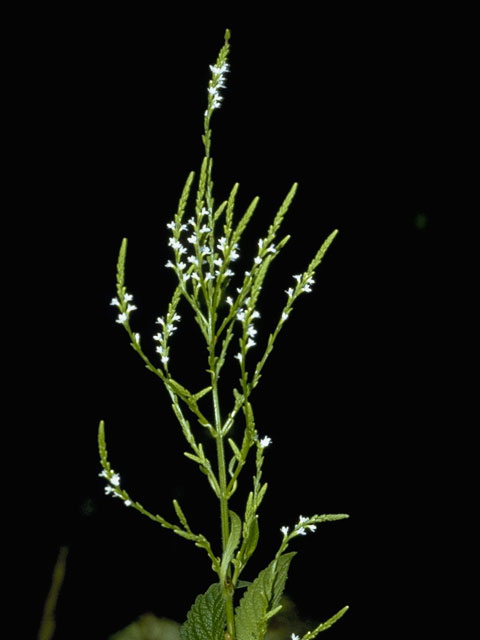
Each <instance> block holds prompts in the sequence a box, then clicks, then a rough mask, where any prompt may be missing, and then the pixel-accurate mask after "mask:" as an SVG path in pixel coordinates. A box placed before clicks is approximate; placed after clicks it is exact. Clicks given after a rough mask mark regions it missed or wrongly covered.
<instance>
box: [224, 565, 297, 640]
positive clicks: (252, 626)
mask: <svg viewBox="0 0 480 640" xmlns="http://www.w3.org/2000/svg"><path fill="white" fill-rule="evenodd" d="M294 555H295V552H292V553H286V554H284V555H281V556H280V557H279V558H276V559H275V560H273V561H272V562H271V563H270V564H269V565H268V567H267V568H266V569H264V570H263V571H261V572H260V573H259V574H258V576H257V578H256V579H255V580H254V581H253V583H252V584H251V585H250V586H249V588H248V589H247V591H246V593H245V595H244V596H243V598H242V599H241V600H240V604H239V605H238V607H237V609H236V612H235V624H236V629H237V640H263V636H264V635H265V632H266V630H267V622H268V619H269V618H270V617H271V616H272V615H273V614H274V612H275V613H276V612H277V611H278V610H279V605H280V598H281V597H282V593H283V590H284V588H285V582H286V580H287V574H288V568H289V566H290V562H291V560H292V558H293V556H294Z"/></svg>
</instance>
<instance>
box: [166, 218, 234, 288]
mask: <svg viewBox="0 0 480 640" xmlns="http://www.w3.org/2000/svg"><path fill="white" fill-rule="evenodd" d="M204 216H208V219H210V218H211V212H210V211H208V209H206V208H205V207H203V208H202V209H201V211H199V212H198V213H197V218H196V220H195V218H193V217H192V218H190V219H189V220H188V224H180V225H177V224H176V223H175V222H174V221H172V222H169V223H168V224H167V227H168V228H169V229H171V230H172V232H173V235H172V236H171V237H170V239H169V241H168V244H169V246H170V247H172V249H173V250H174V252H175V262H173V261H172V260H168V261H167V262H166V264H165V266H166V267H168V268H170V269H173V270H174V271H175V272H176V274H177V277H178V279H179V280H180V282H181V283H182V284H183V285H185V284H186V283H187V282H188V281H189V280H192V281H194V283H195V285H194V286H195V287H197V288H198V287H199V286H200V284H201V283H202V282H208V281H210V280H215V278H218V277H221V278H222V279H223V278H231V277H232V276H233V275H235V274H234V272H233V271H232V270H231V269H230V268H229V264H230V262H234V261H235V260H237V259H238V258H239V257H240V254H239V252H238V243H234V244H233V245H229V244H228V242H227V238H226V237H224V236H222V237H221V238H219V239H218V241H217V244H216V247H215V246H214V245H213V241H212V244H210V242H211V235H212V229H211V228H210V226H209V224H207V223H205V222H204V220H203V218H204ZM189 226H191V227H192V231H191V233H190V235H189V236H188V237H187V239H186V241H187V243H188V244H190V245H191V246H192V249H193V254H191V255H185V254H187V253H188V249H187V247H186V246H185V245H184V244H182V242H181V238H180V237H181V233H182V232H183V231H187V230H188V228H189ZM209 245H210V246H209ZM215 249H217V251H215ZM184 255H185V257H183V256H184ZM209 256H210V258H209ZM207 260H208V266H207V269H206V270H204V265H205V264H206V263H207Z"/></svg>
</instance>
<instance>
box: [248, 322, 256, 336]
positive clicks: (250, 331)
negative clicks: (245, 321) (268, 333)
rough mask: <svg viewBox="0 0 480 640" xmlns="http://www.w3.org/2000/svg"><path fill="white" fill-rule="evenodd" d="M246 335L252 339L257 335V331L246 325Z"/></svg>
mask: <svg viewBox="0 0 480 640" xmlns="http://www.w3.org/2000/svg"><path fill="white" fill-rule="evenodd" d="M247 334H248V335H249V336H250V337H251V338H253V337H254V336H256V335H257V330H256V329H255V328H254V327H253V326H252V325H251V324H250V325H248V328H247Z"/></svg>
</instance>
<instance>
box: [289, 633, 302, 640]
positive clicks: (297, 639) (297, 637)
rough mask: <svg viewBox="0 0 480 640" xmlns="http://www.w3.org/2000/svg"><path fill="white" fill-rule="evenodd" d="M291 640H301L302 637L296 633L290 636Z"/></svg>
mask: <svg viewBox="0 0 480 640" xmlns="http://www.w3.org/2000/svg"><path fill="white" fill-rule="evenodd" d="M290 640H300V636H297V634H296V633H292V635H291V636H290Z"/></svg>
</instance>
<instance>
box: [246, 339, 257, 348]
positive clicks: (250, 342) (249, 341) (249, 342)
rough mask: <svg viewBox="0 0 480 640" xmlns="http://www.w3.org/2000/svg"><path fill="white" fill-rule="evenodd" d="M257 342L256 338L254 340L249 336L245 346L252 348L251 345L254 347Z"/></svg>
mask: <svg viewBox="0 0 480 640" xmlns="http://www.w3.org/2000/svg"><path fill="white" fill-rule="evenodd" d="M256 344H257V343H256V342H255V340H252V339H251V338H249V339H248V342H247V346H246V347H245V348H246V349H250V347H254V346H255V345H256Z"/></svg>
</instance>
